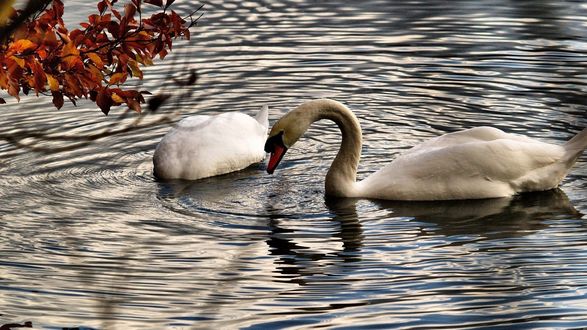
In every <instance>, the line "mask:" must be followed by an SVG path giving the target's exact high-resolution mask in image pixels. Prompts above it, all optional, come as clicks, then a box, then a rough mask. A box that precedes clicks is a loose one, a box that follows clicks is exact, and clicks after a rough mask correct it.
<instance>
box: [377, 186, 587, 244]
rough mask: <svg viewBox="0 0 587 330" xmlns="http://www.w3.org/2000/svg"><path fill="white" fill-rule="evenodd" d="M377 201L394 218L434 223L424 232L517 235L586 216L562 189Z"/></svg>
mask: <svg viewBox="0 0 587 330" xmlns="http://www.w3.org/2000/svg"><path fill="white" fill-rule="evenodd" d="M374 203H375V204H376V205H378V206H379V207H381V208H384V209H389V210H390V211H391V213H390V216H392V217H411V218H414V220H416V221H421V222H424V223H429V224H433V225H434V226H433V227H429V228H428V227H427V228H423V230H422V234H423V235H427V234H434V235H438V234H440V235H443V236H455V235H478V236H480V237H484V238H489V239H499V238H507V237H516V236H524V235H528V234H531V233H533V232H536V231H538V230H541V229H544V228H546V227H548V224H547V223H546V222H545V221H546V220H553V219H565V218H569V217H571V218H574V219H577V218H581V217H582V216H583V215H582V214H581V213H580V212H579V211H577V210H576V209H575V208H574V206H573V205H572V204H571V202H570V201H569V198H568V197H567V195H566V194H565V193H564V192H563V191H562V190H560V189H554V190H549V191H544V192H534V193H526V194H521V195H518V196H514V197H511V198H495V199H482V200H462V201H442V202H441V201H438V202H408V203H406V202H395V201H383V200H377V201H374Z"/></svg>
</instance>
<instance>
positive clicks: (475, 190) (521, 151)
mask: <svg viewBox="0 0 587 330" xmlns="http://www.w3.org/2000/svg"><path fill="white" fill-rule="evenodd" d="M563 155H564V148H562V147H561V146H557V145H552V144H547V143H542V142H538V141H533V140H529V139H528V140H527V141H519V140H518V141H516V140H511V139H496V140H490V141H479V140H478V141H475V142H469V143H463V144H453V145H448V146H446V147H440V146H438V145H435V146H434V147H433V148H418V149H413V150H410V152H408V153H405V154H402V155H400V156H399V157H397V158H396V159H395V160H394V161H393V162H391V163H390V164H389V165H387V166H386V167H384V168H382V169H381V170H379V171H378V172H376V173H373V174H372V175H371V176H369V177H367V178H366V179H365V180H363V181H362V182H360V185H359V186H360V189H362V191H363V192H364V194H365V195H367V196H369V197H374V198H389V196H392V197H393V198H397V199H405V200H410V199H411V200H431V199H463V198H490V197H504V196H510V195H512V194H515V193H517V192H521V191H525V190H546V189H550V188H554V187H556V185H557V184H558V182H559V181H560V179H562V177H564V173H565V171H566V169H563V166H562V165H561V164H562V163H561V162H559V160H560V159H561V158H562V157H563ZM553 172H554V174H553Z"/></svg>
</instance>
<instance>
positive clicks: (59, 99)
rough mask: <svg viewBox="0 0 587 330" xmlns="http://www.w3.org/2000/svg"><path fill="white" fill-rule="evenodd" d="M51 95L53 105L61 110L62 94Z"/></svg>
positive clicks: (57, 92) (53, 93) (54, 93)
mask: <svg viewBox="0 0 587 330" xmlns="http://www.w3.org/2000/svg"><path fill="white" fill-rule="evenodd" d="M51 95H53V105H55V107H56V108H57V109H61V107H62V106H63V94H62V93H61V92H60V91H52V92H51Z"/></svg>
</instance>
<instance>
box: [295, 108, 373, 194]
mask: <svg viewBox="0 0 587 330" xmlns="http://www.w3.org/2000/svg"><path fill="white" fill-rule="evenodd" d="M304 105H306V106H308V109H305V111H307V113H309V115H310V116H309V118H308V117H307V118H308V119H310V123H312V122H315V121H318V120H320V119H330V120H332V121H334V122H335V123H336V124H337V125H338V127H339V128H340V131H341V132H342V143H341V145H340V149H339V151H338V154H337V155H336V157H335V158H334V161H333V162H332V165H331V166H330V169H329V170H328V173H327V174H326V181H325V190H326V191H325V192H326V195H329V196H337V197H353V196H355V195H356V182H355V181H356V178H357V167H358V166H359V159H360V158H361V144H362V134H361V126H360V125H359V121H358V120H357V117H355V115H354V114H353V113H352V112H351V111H350V110H349V109H348V108H347V107H345V106H344V105H343V104H341V103H339V102H336V101H332V100H316V101H310V102H307V103H306V104H304ZM304 105H302V106H304ZM308 126H309V125H308Z"/></svg>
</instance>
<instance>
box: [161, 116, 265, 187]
mask: <svg viewBox="0 0 587 330" xmlns="http://www.w3.org/2000/svg"><path fill="white" fill-rule="evenodd" d="M267 113H268V107H267V106H264V107H263V108H262V109H261V110H260V111H259V113H257V115H256V116H255V118H252V117H251V116H248V115H245V114H242V113H238V112H228V113H223V114H220V115H216V116H207V115H196V116H190V117H187V118H184V119H183V120H181V121H180V122H179V123H178V124H177V126H176V127H175V128H174V129H172V130H171V131H170V132H169V133H167V134H166V135H165V136H164V137H163V139H162V140H161V142H159V145H157V148H156V149H155V154H154V155H153V172H154V174H155V176H156V177H158V178H160V179H186V180H196V179H202V178H206V177H210V176H215V175H220V174H225V173H229V172H234V171H238V170H241V169H243V168H245V167H247V166H249V165H251V164H253V163H257V162H260V161H262V160H263V159H264V158H265V155H266V154H265V152H264V151H263V144H264V143H265V138H266V137H267V130H268V128H269V121H268V119H267Z"/></svg>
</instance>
